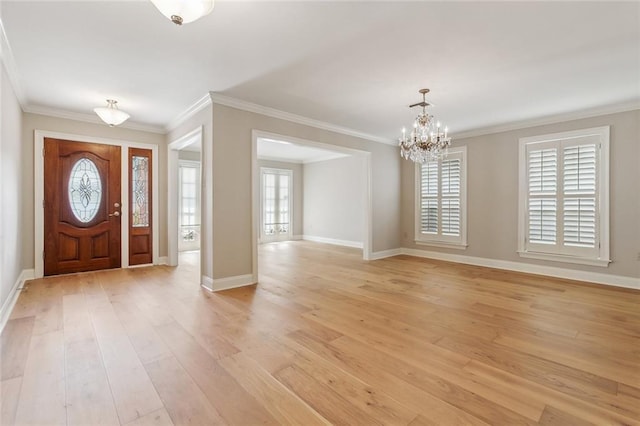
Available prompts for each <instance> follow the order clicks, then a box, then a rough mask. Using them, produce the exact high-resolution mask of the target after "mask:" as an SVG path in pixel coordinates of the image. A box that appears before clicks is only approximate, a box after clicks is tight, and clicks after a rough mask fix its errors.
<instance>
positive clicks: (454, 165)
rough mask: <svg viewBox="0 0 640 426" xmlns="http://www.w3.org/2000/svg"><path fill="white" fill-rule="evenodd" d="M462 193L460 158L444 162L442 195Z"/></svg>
mask: <svg viewBox="0 0 640 426" xmlns="http://www.w3.org/2000/svg"><path fill="white" fill-rule="evenodd" d="M459 194H460V159H458V158H456V159H453V160H446V161H443V162H442V195H459Z"/></svg>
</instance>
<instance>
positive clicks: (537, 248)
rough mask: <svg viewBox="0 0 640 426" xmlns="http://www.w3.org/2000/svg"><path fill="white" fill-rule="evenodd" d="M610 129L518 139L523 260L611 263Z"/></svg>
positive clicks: (592, 263)
mask: <svg viewBox="0 0 640 426" xmlns="http://www.w3.org/2000/svg"><path fill="white" fill-rule="evenodd" d="M608 158H609V127H600V128H595V129H586V130H579V131H573V132H565V133H558V134H553V135H544V136H536V137H529V138H523V139H520V219H519V223H520V226H519V235H518V239H519V247H518V251H519V253H520V255H521V256H523V257H533V258H538V259H545V260H556V261H564V262H572V263H582V264H589V265H599V266H607V265H608V263H609V226H608V225H609V223H608V217H609V194H608V187H609V183H608V182H609V175H608Z"/></svg>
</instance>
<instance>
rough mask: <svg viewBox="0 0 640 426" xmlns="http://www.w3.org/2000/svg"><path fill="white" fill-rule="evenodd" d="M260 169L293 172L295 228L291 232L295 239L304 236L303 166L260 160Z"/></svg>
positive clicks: (293, 217)
mask: <svg viewBox="0 0 640 426" xmlns="http://www.w3.org/2000/svg"><path fill="white" fill-rule="evenodd" d="M258 167H272V168H274V169H286V170H291V172H292V174H293V177H292V179H293V216H292V219H293V227H292V229H291V232H292V234H293V236H294V237H298V236H302V226H303V220H304V219H303V212H304V208H303V202H304V201H303V200H304V192H303V190H302V188H303V185H304V184H303V182H304V174H303V166H302V164H298V163H289V162H285V161H273V160H258Z"/></svg>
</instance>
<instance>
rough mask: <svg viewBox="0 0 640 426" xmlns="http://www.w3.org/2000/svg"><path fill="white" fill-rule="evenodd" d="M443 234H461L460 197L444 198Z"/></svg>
mask: <svg viewBox="0 0 640 426" xmlns="http://www.w3.org/2000/svg"><path fill="white" fill-rule="evenodd" d="M442 234H443V235H454V236H458V235H460V199H459V198H450V199H443V200H442Z"/></svg>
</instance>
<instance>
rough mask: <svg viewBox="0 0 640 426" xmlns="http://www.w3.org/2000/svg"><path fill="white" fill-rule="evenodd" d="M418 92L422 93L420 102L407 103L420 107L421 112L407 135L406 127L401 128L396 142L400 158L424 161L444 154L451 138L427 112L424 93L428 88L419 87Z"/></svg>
mask: <svg viewBox="0 0 640 426" xmlns="http://www.w3.org/2000/svg"><path fill="white" fill-rule="evenodd" d="M418 92H419V93H421V94H422V102H418V103H416V104H413V105H409V108H413V107H422V112H420V113H419V114H418V116H417V117H416V120H415V122H414V123H413V130H411V134H410V135H409V137H407V131H406V129H404V128H403V129H402V137H401V138H399V139H398V142H399V144H400V155H402V158H404V159H405V160H411V161H415V162H416V163H426V162H427V161H432V160H437V159H438V158H442V156H446V155H447V148H448V147H449V145H450V144H451V138H450V137H449V135H448V131H449V130H448V129H447V128H446V127H444V130H443V129H442V126H441V125H440V122H439V121H436V120H435V119H434V118H433V115H431V114H429V113H427V107H428V106H429V105H430V104H429V103H428V102H427V100H426V95H427V93H429V89H420V90H419V91H418Z"/></svg>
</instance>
